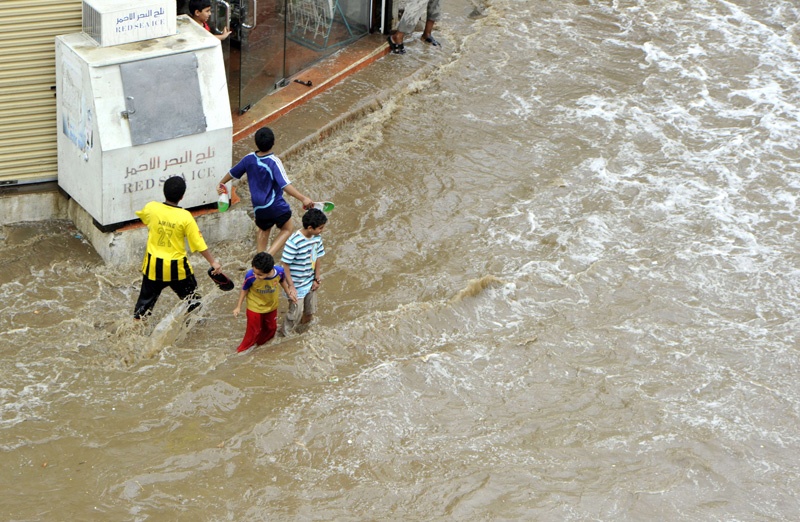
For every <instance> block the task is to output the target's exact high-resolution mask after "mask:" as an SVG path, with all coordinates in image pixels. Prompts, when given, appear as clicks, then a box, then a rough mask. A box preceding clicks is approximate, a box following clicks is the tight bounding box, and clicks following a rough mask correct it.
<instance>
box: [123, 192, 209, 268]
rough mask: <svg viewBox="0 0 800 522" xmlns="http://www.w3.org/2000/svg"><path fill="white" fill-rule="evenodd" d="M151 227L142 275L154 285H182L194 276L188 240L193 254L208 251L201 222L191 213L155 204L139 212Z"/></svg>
mask: <svg viewBox="0 0 800 522" xmlns="http://www.w3.org/2000/svg"><path fill="white" fill-rule="evenodd" d="M136 215H137V216H139V219H141V220H142V223H144V224H145V225H147V229H148V234H147V252H146V253H145V256H144V261H142V273H143V274H144V275H145V277H147V278H148V279H150V280H153V281H180V280H182V279H186V278H187V277H188V276H190V275H191V274H192V266H191V265H190V264H189V260H188V259H187V257H186V244H185V240H186V239H188V240H189V248H191V249H192V252H202V251H203V250H206V249H207V248H208V246H206V242H205V240H204V239H203V234H201V233H200V228H199V227H198V226H197V222H196V221H195V220H194V217H193V216H192V215H191V214H190V213H189V211H188V210H185V209H182V208H180V207H173V206H171V205H167V204H166V203H159V202H158V201H151V202H150V203H148V204H147V205H145V206H144V208H143V209H142V210H139V211H138V212H136Z"/></svg>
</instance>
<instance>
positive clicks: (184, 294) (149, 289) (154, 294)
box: [133, 274, 201, 319]
mask: <svg viewBox="0 0 800 522" xmlns="http://www.w3.org/2000/svg"><path fill="white" fill-rule="evenodd" d="M167 287H170V288H172V291H173V292H175V293H176V294H178V297H179V298H181V299H182V300H186V299H188V300H189V301H190V303H189V310H187V311H188V312H191V311H192V310H194V309H195V308H197V307H198V306H200V304H201V303H200V294H198V293H197V292H196V291H195V290H197V279H195V278H194V274H189V276H188V277H187V278H186V279H181V280H179V281H153V280H152V279H148V278H147V276H142V289H141V290H140V291H139V299H137V300H136V306H135V307H134V309H133V317H134V318H136V319H141V318H142V317H144V316H146V315H150V313H151V312H152V310H153V307H154V306H155V305H156V301H158V297H159V296H160V295H161V291H162V290H164V289H165V288H167Z"/></svg>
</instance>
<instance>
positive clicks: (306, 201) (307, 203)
mask: <svg viewBox="0 0 800 522" xmlns="http://www.w3.org/2000/svg"><path fill="white" fill-rule="evenodd" d="M283 191H284V192H286V193H287V194H289V195H290V196H292V197H293V198H295V199H297V200H299V201H300V202H301V203H302V204H303V208H304V209H305V210H308V209H310V208H311V207H313V206H314V202H313V201H311V198H309V197H308V196H305V195H303V194H301V193H300V191H299V190H297V189H296V188H294V185H291V184H289V185H286V186H285V187H283Z"/></svg>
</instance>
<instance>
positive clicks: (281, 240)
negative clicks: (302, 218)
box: [268, 219, 294, 259]
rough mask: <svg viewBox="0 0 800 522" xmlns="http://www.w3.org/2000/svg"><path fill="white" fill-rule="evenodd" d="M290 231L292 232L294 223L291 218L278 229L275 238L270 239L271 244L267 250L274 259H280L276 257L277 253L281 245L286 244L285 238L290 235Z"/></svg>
mask: <svg viewBox="0 0 800 522" xmlns="http://www.w3.org/2000/svg"><path fill="white" fill-rule="evenodd" d="M292 232H294V223H292V220H291V219H289V220H288V221H287V222H286V223H284V224H283V226H282V227H281V228H279V229H278V235H277V236H275V240H274V241H272V245H270V247H269V250H268V252H269V253H270V255H271V256H272V257H274V258H275V259H280V258H279V257H278V253H279V252H280V251H281V250H283V245H285V244H286V240H287V239H289V236H291V235H292Z"/></svg>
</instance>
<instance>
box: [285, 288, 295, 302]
mask: <svg viewBox="0 0 800 522" xmlns="http://www.w3.org/2000/svg"><path fill="white" fill-rule="evenodd" d="M286 297H287V298H288V299H289V301H291V302H293V303H296V302H297V288H295V287H294V286H292V287H291V288H289V291H288V292H287V293H286Z"/></svg>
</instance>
